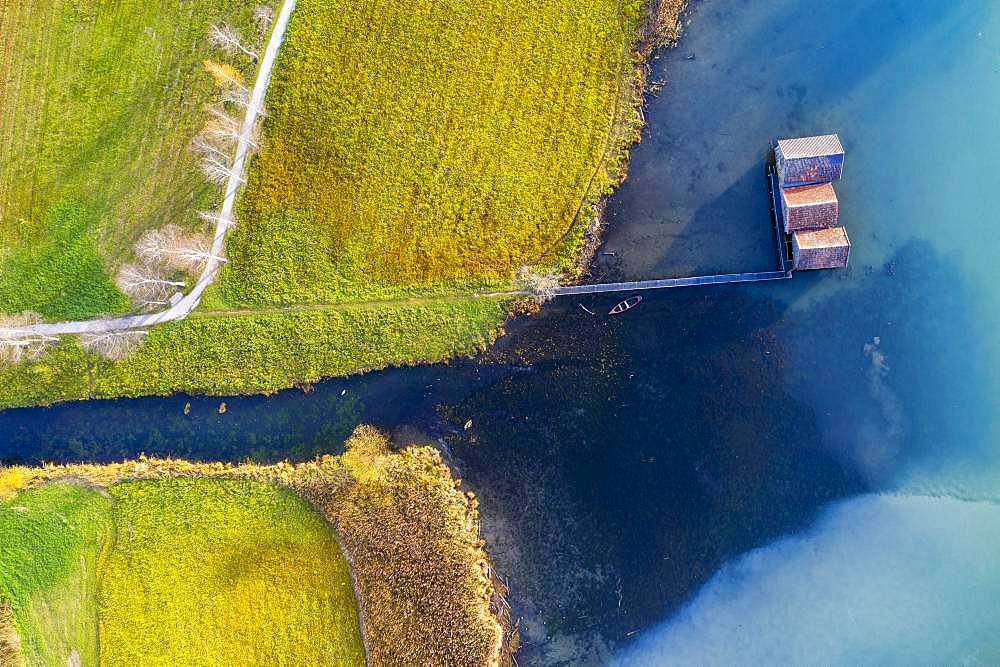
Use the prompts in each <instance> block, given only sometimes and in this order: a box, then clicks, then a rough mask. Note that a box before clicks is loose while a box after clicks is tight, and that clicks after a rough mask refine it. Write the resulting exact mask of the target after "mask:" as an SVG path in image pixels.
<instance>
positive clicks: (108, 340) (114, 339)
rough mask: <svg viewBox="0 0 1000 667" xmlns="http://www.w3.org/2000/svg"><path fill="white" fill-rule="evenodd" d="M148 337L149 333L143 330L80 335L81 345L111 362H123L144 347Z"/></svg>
mask: <svg viewBox="0 0 1000 667" xmlns="http://www.w3.org/2000/svg"><path fill="white" fill-rule="evenodd" d="M147 336H149V332H148V331H143V330H142V329H126V330H122V331H105V332H104V333H92V334H91V333H85V334H81V335H80V345H82V346H83V349H85V350H87V351H88V352H93V353H95V354H99V355H101V356H102V357H104V358H105V359H108V360H110V361H121V360H122V359H124V358H125V357H127V356H128V355H130V354H132V353H133V352H135V351H136V350H138V349H139V348H140V347H142V344H143V343H144V342H146V337H147Z"/></svg>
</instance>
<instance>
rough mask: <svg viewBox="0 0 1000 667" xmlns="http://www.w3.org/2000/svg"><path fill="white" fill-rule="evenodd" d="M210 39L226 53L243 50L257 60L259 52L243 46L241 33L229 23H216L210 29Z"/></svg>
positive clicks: (213, 44)
mask: <svg viewBox="0 0 1000 667" xmlns="http://www.w3.org/2000/svg"><path fill="white" fill-rule="evenodd" d="M208 41H209V42H211V43H212V46H215V47H217V48H220V49H222V50H223V51H225V52H226V53H234V52H236V51H242V52H243V53H245V54H246V55H248V56H250V59H251V60H253V61H254V62H257V54H256V53H254V52H253V51H251V50H250V49H248V48H246V47H245V46H243V38H242V37H240V33H238V32H236V30H235V29H234V28H233V27H232V26H231V25H229V24H228V23H216V24H215V25H213V26H212V27H211V28H210V29H209V31H208Z"/></svg>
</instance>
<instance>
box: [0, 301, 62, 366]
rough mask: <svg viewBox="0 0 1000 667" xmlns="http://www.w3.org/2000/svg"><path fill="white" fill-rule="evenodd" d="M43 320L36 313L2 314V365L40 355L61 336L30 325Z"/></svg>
mask: <svg viewBox="0 0 1000 667" xmlns="http://www.w3.org/2000/svg"><path fill="white" fill-rule="evenodd" d="M41 321H42V318H41V317H39V316H38V315H36V314H35V313H21V314H19V315H0V366H4V365H8V364H17V363H20V362H22V361H29V360H32V359H37V358H38V357H40V356H41V355H42V354H43V353H44V352H45V350H47V349H48V347H49V346H50V345H52V344H53V343H57V342H58V341H59V338H58V337H56V336H49V335H48V334H43V333H37V332H35V331H32V330H31V329H30V328H29V327H30V326H31V325H33V324H37V323H39V322H41Z"/></svg>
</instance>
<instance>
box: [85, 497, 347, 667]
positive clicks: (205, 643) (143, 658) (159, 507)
mask: <svg viewBox="0 0 1000 667" xmlns="http://www.w3.org/2000/svg"><path fill="white" fill-rule="evenodd" d="M111 494H112V496H113V497H114V500H115V505H114V508H115V512H114V516H115V526H116V530H117V534H118V540H117V542H116V543H115V548H114V549H113V551H112V552H111V555H110V558H109V559H108V560H107V562H106V563H105V565H104V567H103V568H102V571H101V591H100V614H101V632H100V637H101V662H102V664H104V665H122V666H123V667H124V666H126V665H139V664H146V665H150V664H162V665H192V664H215V665H248V664H301V665H361V664H364V656H363V654H362V650H361V641H360V635H359V628H358V617H357V610H356V607H355V601H354V592H353V589H352V588H351V579H350V575H349V573H348V570H347V563H346V561H345V560H344V557H343V556H342V555H341V553H340V549H339V548H338V546H337V543H336V541H335V540H334V537H333V533H332V532H331V530H330V529H329V527H328V526H327V525H326V523H325V521H324V520H323V518H322V517H321V516H319V515H318V514H317V513H316V512H315V511H314V510H312V509H310V508H309V507H307V506H306V505H305V503H303V502H302V501H301V500H300V499H298V498H297V497H296V496H295V495H294V494H292V493H291V492H289V491H285V490H279V489H277V488H276V487H274V486H271V485H267V484H258V483H255V482H246V481H240V480H205V479H173V480H163V481H155V482H126V483H123V484H118V485H115V486H113V487H111Z"/></svg>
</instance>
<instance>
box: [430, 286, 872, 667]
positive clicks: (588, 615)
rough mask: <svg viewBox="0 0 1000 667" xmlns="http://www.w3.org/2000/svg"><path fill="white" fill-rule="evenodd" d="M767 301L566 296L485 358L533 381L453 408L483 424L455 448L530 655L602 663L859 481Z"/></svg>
mask: <svg viewBox="0 0 1000 667" xmlns="http://www.w3.org/2000/svg"><path fill="white" fill-rule="evenodd" d="M766 294H767V293H766V290H765V289H747V288H711V289H705V290H689V291H675V292H670V293H660V294H655V295H649V296H648V297H647V298H646V299H645V300H644V301H643V303H642V304H641V305H640V307H639V308H638V309H637V310H636V311H633V312H632V313H628V314H626V316H623V317H617V318H616V317H606V316H604V317H591V316H589V315H587V314H586V313H584V312H583V311H582V310H581V309H580V308H578V307H577V304H576V303H574V302H572V301H568V302H567V301H560V302H558V303H556V304H555V305H554V306H553V307H551V308H547V309H546V310H545V311H544V312H543V314H542V316H541V317H539V318H538V320H537V321H536V322H535V323H533V326H532V327H531V331H530V333H528V334H527V335H522V336H516V337H515V338H514V339H513V341H512V344H511V345H510V346H509V347H508V349H506V350H504V351H501V352H495V353H492V354H488V355H487V361H488V362H498V363H501V364H509V363H513V362H514V361H515V360H518V359H533V360H534V363H533V369H534V370H533V372H532V373H528V374H521V375H517V376H511V377H508V378H505V379H503V380H502V381H500V382H498V383H497V384H495V385H492V386H490V387H487V388H483V389H481V390H478V391H475V392H473V393H472V394H471V395H470V396H469V397H468V398H467V399H466V400H464V401H462V402H461V403H459V404H457V405H453V406H449V407H448V408H447V409H446V410H445V413H446V415H447V416H449V417H450V418H451V419H452V423H453V424H454V425H456V426H458V425H460V424H461V423H462V422H463V421H464V420H465V419H466V418H467V417H469V416H473V415H474V416H475V422H474V425H473V427H472V428H471V429H470V430H469V431H464V432H460V434H459V435H456V436H453V437H452V438H451V439H450V441H449V444H450V446H451V450H452V452H453V454H454V456H455V458H456V459H457V461H458V464H459V472H460V474H461V475H462V476H463V477H464V478H465V479H467V480H468V482H469V483H470V484H471V486H472V488H474V489H476V490H477V491H478V492H479V494H480V497H481V499H482V511H483V514H484V529H485V531H486V533H487V536H488V539H489V542H490V544H491V551H492V553H493V555H494V557H495V558H496V560H497V562H498V564H499V569H500V571H502V572H509V573H511V574H512V579H511V584H512V596H513V599H514V600H515V602H517V603H519V604H518V605H517V606H518V611H519V613H521V614H523V615H525V617H526V621H527V627H528V632H527V633H526V644H527V645H528V653H527V655H526V657H527V659H528V660H529V662H530V661H532V660H534V659H539V660H541V659H543V658H542V655H541V654H545V655H546V656H547V657H552V655H553V654H558V653H560V652H565V651H567V650H568V649H566V647H565V646H561V647H560V646H558V645H559V643H560V642H569V643H571V644H573V645H574V646H575V647H576V648H575V649H574V650H575V653H573V654H572V658H570V659H568V662H567V664H575V663H577V662H578V661H580V660H584V659H585V658H586V659H591V660H594V661H595V662H600V661H601V659H602V656H606V654H607V653H606V652H607V650H608V648H609V647H610V646H612V645H613V644H614V643H615V642H616V641H618V640H621V639H623V638H624V637H625V636H626V635H627V634H628V633H629V632H631V631H634V630H637V629H640V628H642V627H645V626H646V625H648V624H651V623H653V622H655V621H657V620H659V619H660V618H662V616H663V614H664V613H666V612H668V611H669V610H671V609H674V608H676V607H677V606H678V605H679V604H681V603H682V602H683V601H685V600H686V599H687V598H688V596H690V595H691V594H692V592H693V591H694V590H696V589H697V587H698V586H699V585H701V584H702V583H703V582H704V581H706V580H707V578H708V577H709V576H711V574H712V573H713V572H714V571H715V569H716V568H717V567H718V565H719V564H720V563H721V562H723V560H725V559H726V558H728V557H730V556H732V555H734V554H736V553H739V552H740V551H742V550H745V549H748V548H751V547H752V546H754V545H756V544H759V543H761V542H762V541H767V540H769V539H771V538H773V537H775V536H777V535H780V534H783V533H785V532H788V531H790V530H795V529H797V528H798V527H800V526H802V525H803V524H804V523H805V522H807V521H808V520H810V519H811V517H812V516H813V513H814V511H815V510H816V508H818V507H819V506H821V505H823V504H824V503H827V502H829V501H831V500H834V499H837V498H841V497H843V496H846V495H849V494H852V493H855V492H858V491H860V490H862V489H863V485H862V481H861V479H860V478H859V477H858V476H857V475H855V474H854V473H853V472H851V471H849V470H846V469H845V468H843V467H842V466H840V465H839V464H838V463H837V462H835V461H834V460H833V458H832V457H830V456H826V455H822V454H820V455H818V454H817V450H820V449H821V448H820V446H819V443H820V441H821V435H820V433H819V431H818V429H817V426H816V423H815V417H814V415H813V412H812V410H811V409H809V408H807V407H805V406H804V405H802V404H801V403H800V402H799V401H797V400H796V399H795V397H794V396H791V395H789V394H788V393H787V392H786V391H785V390H784V389H783V377H784V375H785V372H786V369H785V366H786V365H787V359H786V357H785V355H784V352H783V350H782V346H781V344H780V341H779V340H777V339H776V336H775V334H774V332H773V329H774V328H775V327H776V325H777V323H778V322H780V321H781V318H782V317H783V311H784V308H785V306H784V305H783V304H782V302H780V301H776V300H773V299H770V298H768V297H767V296H766ZM604 305H605V308H604V311H603V312H606V306H607V305H609V304H604ZM590 633H594V635H591V634H590ZM553 636H555V637H558V638H559V639H558V640H557V641H556V642H550V643H548V644H546V645H543V644H545V642H546V641H547V640H546V638H548V637H553ZM532 651H535V652H534V653H532Z"/></svg>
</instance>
